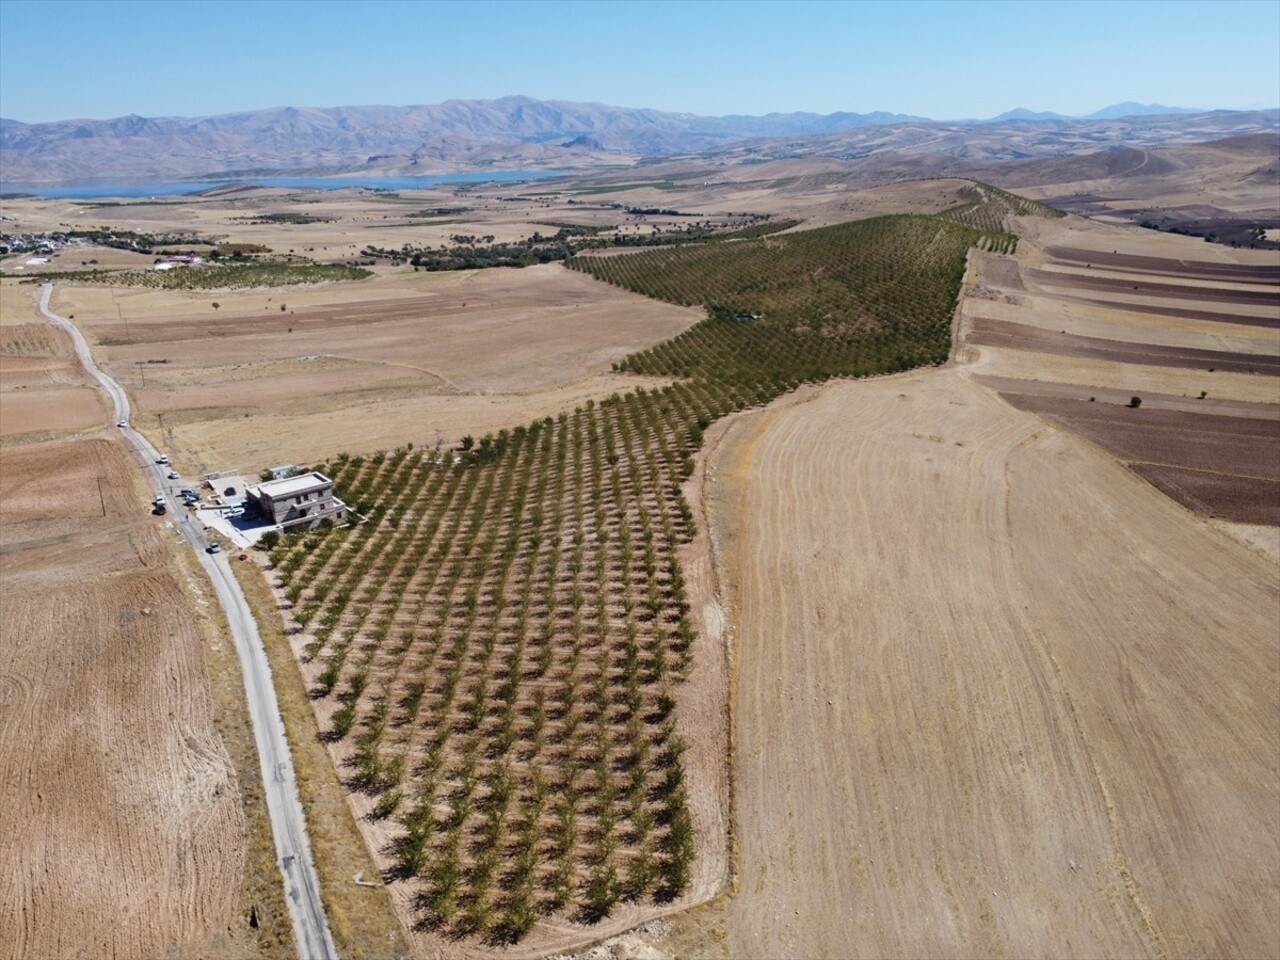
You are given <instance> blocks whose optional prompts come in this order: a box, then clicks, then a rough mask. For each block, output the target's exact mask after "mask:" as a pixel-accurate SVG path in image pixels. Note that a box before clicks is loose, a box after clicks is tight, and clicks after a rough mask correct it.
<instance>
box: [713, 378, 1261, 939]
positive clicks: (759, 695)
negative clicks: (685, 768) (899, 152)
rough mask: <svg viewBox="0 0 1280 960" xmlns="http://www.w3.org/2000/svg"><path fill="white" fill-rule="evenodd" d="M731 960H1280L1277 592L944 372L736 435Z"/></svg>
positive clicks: (1077, 447)
mask: <svg viewBox="0 0 1280 960" xmlns="http://www.w3.org/2000/svg"><path fill="white" fill-rule="evenodd" d="M709 471H710V479H709V482H708V508H709V510H710V512H711V517H712V526H713V534H714V537H715V539H716V541H717V543H718V545H719V548H720V551H721V563H722V568H723V571H724V574H725V587H726V599H727V600H728V601H729V603H730V606H731V607H732V608H733V610H734V611H735V613H736V620H737V654H736V663H737V668H736V669H737V682H736V699H735V702H734V708H735V725H736V733H735V777H736V786H735V790H736V823H737V830H738V844H739V850H740V861H739V865H738V866H739V875H740V884H741V887H740V890H739V892H738V894H737V896H736V897H735V898H734V899H733V900H732V902H731V905H730V907H729V915H728V923H727V927H728V936H729V944H728V946H729V953H730V955H732V956H735V957H779V958H780V957H848V956H918V957H923V956H976V955H990V956H996V955H1006V956H1049V955H1051V956H1134V957H1137V956H1152V957H1160V956H1166V957H1168V956H1197V955H1199V956H1276V955H1277V954H1280V899H1278V898H1277V889H1280V841H1278V840H1277V838H1278V837H1280V808H1278V807H1277V804H1276V793H1275V790H1276V783H1277V776H1278V774H1280V701H1278V700H1277V683H1278V682H1280V677H1278V674H1277V664H1278V663H1280V638H1278V637H1277V631H1276V623H1277V621H1276V611H1277V609H1280V578H1278V576H1277V569H1276V567H1275V566H1274V565H1273V564H1271V563H1269V562H1268V561H1266V560H1264V559H1263V558H1262V557H1261V556H1260V555H1259V554H1257V553H1255V552H1253V551H1252V550H1250V549H1249V548H1248V547H1246V546H1243V545H1241V544H1239V543H1237V542H1235V541H1234V540H1232V539H1230V538H1228V537H1227V536H1225V535H1224V534H1222V533H1221V532H1220V531H1218V530H1217V529H1215V528H1214V527H1213V526H1211V525H1210V524H1209V523H1208V522H1207V521H1203V520H1200V519H1197V518H1194V517H1192V516H1191V515H1190V514H1188V513H1187V512H1186V511H1184V510H1183V508H1182V507H1180V506H1178V505H1177V504H1175V503H1174V502H1173V501H1171V500H1169V499H1167V498H1165V497H1164V496H1162V495H1161V494H1160V493H1158V492H1157V491H1156V490H1155V489H1153V488H1152V487H1151V486H1150V485H1149V484H1147V483H1146V482H1144V481H1143V480H1141V479H1139V478H1138V477H1136V476H1135V475H1134V474H1132V473H1131V472H1129V471H1127V470H1125V469H1124V468H1123V467H1121V466H1120V465H1118V464H1117V463H1116V462H1115V461H1113V460H1112V459H1111V458H1110V457H1109V456H1108V455H1107V454H1106V453H1104V452H1103V451H1101V450H1100V449H1098V448H1096V447H1094V446H1092V445H1090V444H1088V443H1087V442H1085V441H1082V440H1080V439H1077V438H1076V437H1075V436H1073V435H1072V434H1070V433H1068V432H1065V431H1061V430H1059V429H1057V428H1056V427H1054V426H1052V425H1049V424H1047V423H1045V422H1044V421H1042V420H1040V419H1039V418H1038V417H1036V416H1034V415H1032V414H1030V413H1023V412H1020V411H1016V410H1013V409H1011V408H1010V407H1008V406H1007V405H1005V404H1003V403H1002V402H1001V401H1000V400H999V399H997V398H996V397H995V396H994V395H993V394H991V393H990V392H988V391H986V390H985V389H983V388H981V387H978V386H977V385H975V384H973V383H972V382H971V381H970V380H968V379H967V378H966V376H965V375H964V374H963V373H962V372H960V371H958V370H955V369H951V370H946V371H929V372H924V373H918V374H910V375H904V376H901V377H896V378H890V379H885V380H880V381H876V382H867V383H857V384H835V385H830V386H828V387H825V388H822V389H821V390H819V391H815V395H814V396H813V399H811V400H809V401H808V402H799V401H798V400H796V399H793V400H792V401H789V402H787V401H784V402H782V403H780V404H776V405H774V406H773V407H770V408H768V409H767V410H765V411H763V412H760V413H757V414H752V415H749V416H745V417H743V418H741V419H740V420H738V421H737V422H735V423H734V424H732V425H731V427H730V428H729V430H728V432H727V434H726V437H725V439H724V441H723V443H722V444H721V446H720V447H719V448H718V450H717V451H716V453H715V454H714V456H713V457H712V459H711V461H710V462H709Z"/></svg>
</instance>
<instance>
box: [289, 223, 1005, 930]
mask: <svg viewBox="0 0 1280 960" xmlns="http://www.w3.org/2000/svg"><path fill="white" fill-rule="evenodd" d="M1011 241H1012V238H1011V237H1008V236H1007V235H992V234H983V233H980V232H979V231H976V230H972V229H970V228H967V227H963V226H959V225H957V224H955V223H952V222H948V221H944V220H939V219H936V218H924V217H900V218H884V219H881V220H873V221H866V222H863V223H857V224H847V225H844V226H842V227H837V228H828V229H826V230H823V231H817V232H814V233H812V234H805V233H797V234H792V235H789V236H786V237H779V238H770V239H767V240H757V241H743V242H740V243H736V244H732V245H721V246H720V247H719V249H718V252H717V253H716V254H715V255H714V256H710V257H709V256H708V255H707V253H706V250H705V249H699V248H687V252H685V251H681V255H680V256H675V257H673V256H672V255H671V254H670V253H668V252H662V253H644V254H639V255H636V256H635V257H630V258H625V259H626V262H627V264H628V266H627V270H628V273H627V277H628V278H629V281H628V282H629V284H630V285H633V286H634V287H635V288H637V289H646V288H650V287H652V286H653V285H655V284H665V285H668V286H671V285H674V286H671V289H681V290H692V289H693V288H694V287H696V285H697V284H698V283H699V282H700V280H701V282H702V284H703V295H704V297H705V300H704V302H706V301H715V302H717V303H721V304H731V303H734V302H735V300H740V299H741V298H742V297H744V296H747V295H748V294H747V293H746V292H744V288H743V287H742V283H743V281H744V278H746V279H747V280H750V278H751V277H752V270H758V269H759V267H760V264H761V263H762V262H771V263H772V264H773V266H772V267H771V268H769V269H767V270H766V271H765V273H764V276H765V277H766V278H767V279H768V284H767V289H765V288H759V287H758V288H755V289H754V290H753V291H752V292H751V294H750V295H751V298H752V303H753V304H754V305H755V306H756V307H758V308H759V309H761V310H763V311H764V313H765V315H766V319H764V320H761V321H756V322H751V323H741V322H738V321H736V320H735V319H733V317H732V315H731V314H725V313H724V312H723V311H716V312H715V315H714V316H712V317H711V318H709V319H707V320H705V321H703V322H701V323H699V324H698V325H696V326H695V327H693V328H692V329H691V330H689V331H687V332H686V333H684V334H681V335H680V336H678V337H676V338H675V339H673V340H671V341H668V342H666V343H664V344H661V345H659V346H658V347H655V348H653V349H651V350H647V351H644V352H642V353H639V354H636V355H634V356H632V357H630V358H628V359H627V360H626V361H625V362H624V363H623V364H622V365H621V366H622V368H623V369H624V370H626V371H634V372H636V373H644V374H651V375H658V376H665V377H673V376H678V377H683V378H687V379H684V380H683V381H682V382H680V383H678V384H676V385H675V386H672V387H668V388H665V389H661V390H652V391H636V392H633V393H628V394H626V395H621V396H613V397H609V398H606V399H605V400H604V401H603V402H601V403H588V404H586V405H585V406H582V407H579V408H578V409H576V410H574V411H573V412H572V414H569V413H562V414H561V415H560V416H559V417H557V418H554V419H553V418H547V419H545V420H542V421H537V422H534V423H532V424H529V425H528V426H522V427H519V428H517V429H516V430H514V431H512V432H509V433H508V432H503V433H502V434H500V435H499V436H498V437H497V438H495V439H493V440H490V439H488V438H486V439H485V440H484V441H482V444H481V446H480V448H479V449H478V450H477V452H476V453H475V455H474V457H468V458H467V460H466V461H464V462H463V463H462V464H460V465H454V464H453V463H452V462H451V461H450V460H449V459H448V458H444V459H443V461H442V462H438V461H437V459H436V458H435V457H433V456H432V455H430V454H423V453H421V452H411V451H409V450H407V449H404V448H401V449H399V450H397V451H396V452H395V453H394V454H392V455H389V456H382V455H380V456H377V457H373V458H360V457H343V458H339V459H338V460H336V461H335V462H334V463H333V464H332V465H331V467H330V469H331V471H332V475H333V476H334V477H335V481H336V486H337V488H338V489H339V490H340V491H341V492H342V494H343V496H344V497H345V498H346V499H347V500H348V502H351V503H355V504H358V505H359V506H360V507H361V508H363V509H364V510H365V511H367V512H368V513H369V514H370V518H369V521H368V522H367V523H366V524H365V525H364V526H362V527H361V528H359V529H358V530H356V531H353V532H352V533H349V534H340V533H336V532H332V533H328V534H323V533H317V534H308V535H305V536H303V537H302V538H300V539H292V540H288V541H285V542H283V543H281V544H280V545H278V546H277V547H275V549H274V550H273V551H272V554H271V561H272V565H273V567H274V568H275V570H276V573H277V576H278V577H279V586H280V588H281V590H282V593H283V596H284V598H285V600H286V602H288V603H289V604H291V605H292V607H293V613H292V616H293V619H294V621H295V622H296V623H297V624H298V625H299V626H301V627H303V628H304V629H305V631H306V632H304V633H302V634H300V635H299V636H298V639H297V645H298V651H299V654H300V656H301V658H302V660H303V668H304V672H305V674H306V676H307V677H308V679H309V681H310V682H312V683H313V684H314V685H315V694H316V701H315V702H316V709H317V714H318V716H319V717H320V719H321V724H322V726H323V728H325V729H326V730H328V731H329V736H330V738H331V740H332V741H333V743H334V746H333V755H334V758H335V762H336V763H337V764H338V766H339V768H340V769H341V770H343V771H344V773H345V775H346V776H347V778H348V780H347V783H348V787H349V789H350V790H351V791H352V794H353V803H354V806H355V809H356V811H357V813H358V814H359V815H360V816H361V818H362V829H364V831H365V834H366V837H367V839H368V840H369V843H370V846H371V848H372V849H373V850H374V851H375V855H377V856H378V857H379V858H380V859H381V862H382V863H383V864H384V865H385V866H386V869H387V873H388V875H389V876H390V877H391V878H392V879H393V880H394V881H395V883H394V885H393V891H394V895H395V897H396V899H397V901H398V903H399V904H400V907H401V910H402V912H403V914H404V915H405V917H406V919H407V921H408V923H409V925H411V926H412V927H413V929H414V931H415V940H416V946H417V949H418V950H419V951H424V952H430V951H451V952H457V951H459V950H464V951H470V952H474V951H478V950H480V949H481V947H480V946H478V945H475V946H468V947H450V938H459V937H462V938H470V939H469V942H471V943H474V938H477V937H478V938H481V941H482V942H483V941H488V942H489V943H503V942H509V941H514V940H520V939H521V938H523V937H525V936H526V935H527V936H528V940H527V941H526V942H525V949H527V950H528V951H530V952H531V953H532V952H535V951H537V950H544V951H545V950H546V949H549V948H552V947H554V946H559V945H564V944H567V943H572V942H574V941H578V942H582V941H584V940H589V939H591V938H593V937H599V936H602V935H604V934H605V933H607V932H608V931H609V930H611V929H617V928H618V927H619V926H621V925H624V924H627V923H631V922H635V920H636V919H637V918H640V917H643V916H645V915H652V913H653V912H654V911H655V909H658V910H660V909H664V908H663V906H662V904H664V903H667V902H672V903H673V904H674V905H675V906H679V905H683V904H687V903H689V902H691V901H692V900H694V899H703V898H705V897H707V896H710V895H711V894H712V893H713V892H714V891H715V889H716V888H717V887H718V885H719V884H720V883H721V882H722V877H721V876H720V875H718V873H713V874H710V875H708V873H707V872H706V871H707V870H708V869H716V868H715V866H714V865H715V864H718V863H721V862H722V860H721V858H720V857H719V856H718V855H712V856H709V857H707V858H706V864H705V865H703V863H702V862H701V861H695V860H694V859H693V851H694V838H695V835H700V836H701V837H702V838H703V843H704V844H705V845H712V846H715V845H718V844H720V843H722V842H723V838H722V837H720V835H719V834H718V833H717V832H716V829H715V823H716V822H718V821H719V817H720V814H721V811H720V810H719V809H718V803H719V797H718V796H717V794H716V791H715V790H714V789H711V790H708V789H706V788H705V784H703V785H702V789H701V790H700V791H697V792H691V791H690V789H689V787H688V786H687V783H686V781H687V780H689V779H698V780H702V779H703V778H714V777H715V776H717V775H718V771H719V769H720V766H721V764H722V762H723V760H722V755H721V756H717V753H718V752H719V751H720V750H722V749H723V746H724V745H723V744H717V743H707V742H705V741H704V742H703V743H701V745H700V750H701V753H698V754H697V758H696V761H695V762H696V763H697V767H696V768H695V770H694V773H693V774H692V776H691V777H687V776H686V774H685V770H686V760H687V759H688V756H687V755H686V746H685V741H686V740H688V739H694V738H698V737H699V736H700V735H701V734H704V733H705V731H701V730H697V729H690V728H689V726H688V724H689V720H688V716H686V715H685V713H684V711H683V710H682V709H681V707H680V706H679V705H680V704H681V702H682V701H683V700H684V699H685V698H686V697H687V696H689V694H688V693H687V692H686V691H685V689H684V683H683V680H684V679H685V676H686V673H687V668H688V664H689V660H690V657H691V656H692V654H691V645H692V644H693V643H694V640H695V633H694V630H693V627H692V623H691V621H690V609H689V602H688V590H687V584H686V581H685V574H684V571H683V568H682V565H681V563H680V560H679V555H678V549H679V548H680V546H681V545H682V544H684V543H687V542H688V540H689V538H690V536H691V533H692V527H691V521H692V514H691V510H690V508H689V506H688V504H687V503H686V502H685V499H684V496H683V493H682V492H681V485H682V483H683V481H684V480H685V478H686V477H687V476H688V475H689V474H690V472H691V470H692V468H693V459H692V455H693V453H694V452H695V451H696V450H697V449H698V447H699V446H700V445H701V440H702V431H703V430H704V429H705V428H706V427H707V426H708V425H710V424H711V423H712V422H713V421H714V420H716V419H717V418H719V417H721V416H723V415H724V414H725V413H728V412H730V411H732V410H735V409H741V408H743V407H745V406H750V405H754V404H758V403H761V402H767V401H768V400H770V399H772V398H774V397H776V396H778V395H779V394H780V393H783V392H785V391H787V390H789V389H792V388H794V387H795V386H797V385H798V384H800V383H802V382H805V381H810V380H823V379H826V378H829V377H831V376H836V375H841V374H845V375H859V374H862V375H865V374H868V373H873V372H882V371H886V370H896V369H903V368H905V367H909V366H911V365H914V364H919V363H922V362H938V361H941V360H942V359H945V357H946V355H947V351H948V337H947V333H948V327H949V321H950V317H951V313H952V309H953V304H954V300H955V295H956V291H957V290H958V287H959V283H960V279H961V276H962V274H963V270H964V261H965V255H966V251H967V250H968V249H969V247H970V246H971V245H973V244H976V243H977V244H982V245H984V246H1002V247H1007V246H1009V245H1011ZM762 248H763V249H765V250H766V251H768V252H769V253H770V256H769V257H767V258H766V260H764V261H762V260H761V257H760V251H761V249H762ZM833 250H834V251H837V252H838V256H833V255H832V251H833ZM617 262H618V261H616V260H613V259H599V260H596V259H592V260H589V261H586V262H585V264H584V265H583V269H586V270H590V271H592V272H596V271H602V272H603V271H610V270H612V269H613V267H612V266H611V265H612V264H615V263H617ZM819 264H822V265H825V267H826V268H827V269H826V270H825V274H826V276H825V277H823V278H822V279H821V280H818V281H815V280H814V279H813V270H812V268H813V267H815V266H817V265H819ZM903 264H907V265H909V271H910V274H911V275H912V276H913V277H914V279H915V283H914V284H912V285H911V286H909V287H907V286H905V285H903V284H900V283H895V282H894V278H895V276H897V275H898V274H896V273H895V269H896V270H901V269H903ZM805 265H807V266H808V267H810V269H793V268H795V267H802V266H805ZM708 274H709V276H710V280H709V281H708ZM841 293H842V294H843V296H840V295H839V294H841ZM806 298H807V299H808V300H809V301H810V304H811V306H813V305H815V304H822V305H823V309H822V311H821V312H818V311H816V310H814V309H809V310H805V309H804V307H803V304H804V302H805V300H806ZM686 299H687V298H686ZM690 715H692V713H691V714H690ZM690 755H692V754H690ZM709 768H712V769H709ZM705 805H709V806H714V807H716V809H708V808H707V806H705ZM504 864H505V865H506V866H505V867H504V866H503V865H504ZM699 871H702V872H701V873H700V872H699ZM682 895H683V899H682ZM655 900H656V905H655V903H654V901H655ZM628 903H629V904H630V905H627V904H628ZM605 917H609V920H608V921H607V922H606V923H598V921H600V920H602V919H603V918H605ZM592 924H595V925H594V926H593V925H592Z"/></svg>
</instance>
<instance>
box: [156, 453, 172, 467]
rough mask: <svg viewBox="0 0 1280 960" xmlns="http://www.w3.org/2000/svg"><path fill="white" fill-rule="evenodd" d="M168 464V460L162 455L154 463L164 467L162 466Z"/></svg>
mask: <svg viewBox="0 0 1280 960" xmlns="http://www.w3.org/2000/svg"><path fill="white" fill-rule="evenodd" d="M168 462H169V458H168V457H167V456H165V455H164V454H163V453H162V454H160V456H158V457H156V463H159V464H162V465H164V464H167V463H168Z"/></svg>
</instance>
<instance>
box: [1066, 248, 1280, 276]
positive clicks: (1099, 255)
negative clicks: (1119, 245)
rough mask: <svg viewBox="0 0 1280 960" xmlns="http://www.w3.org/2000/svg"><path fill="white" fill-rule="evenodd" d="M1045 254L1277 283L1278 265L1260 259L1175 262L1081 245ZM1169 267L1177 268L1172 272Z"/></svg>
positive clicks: (1130, 269)
mask: <svg viewBox="0 0 1280 960" xmlns="http://www.w3.org/2000/svg"><path fill="white" fill-rule="evenodd" d="M1044 252H1045V254H1046V255H1047V256H1049V257H1051V258H1052V261H1053V262H1054V263H1070V264H1075V265H1077V266H1078V265H1080V264H1082V263H1083V264H1086V265H1087V266H1092V265H1094V264H1097V265H1098V266H1099V267H1100V268H1102V269H1104V270H1106V269H1117V270H1123V271H1125V272H1127V273H1154V274H1157V275H1159V276H1166V277H1167V276H1177V277H1195V278H1197V279H1202V280H1228V281H1232V282H1234V283H1263V284H1269V285H1271V286H1276V285H1280V266H1277V265H1275V264H1262V263H1254V264H1249V263H1213V262H1207V261H1204V260H1182V259H1179V260H1177V261H1175V263H1174V264H1170V262H1169V261H1168V260H1167V259H1165V258H1162V257H1149V256H1139V255H1137V254H1131V253H1108V252H1107V251H1105V250H1096V249H1095V250H1090V249H1086V248H1080V247H1057V246H1050V247H1046V248H1045V251H1044ZM1170 270H1174V271H1176V272H1174V273H1171V272H1170Z"/></svg>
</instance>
